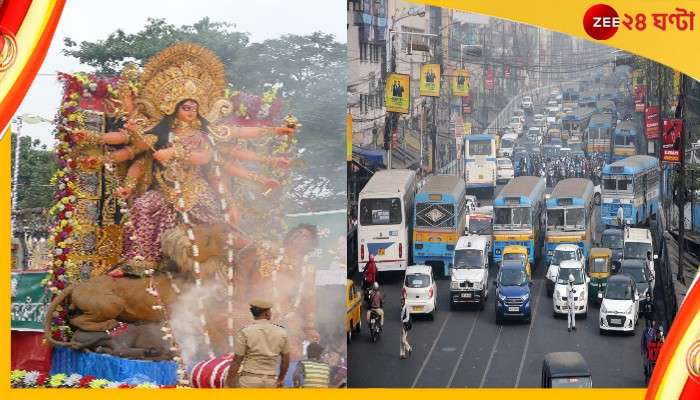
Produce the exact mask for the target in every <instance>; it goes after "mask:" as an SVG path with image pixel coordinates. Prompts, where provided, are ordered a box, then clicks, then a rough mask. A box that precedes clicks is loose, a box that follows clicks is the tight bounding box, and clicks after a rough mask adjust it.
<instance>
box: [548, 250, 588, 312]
mask: <svg viewBox="0 0 700 400" xmlns="http://www.w3.org/2000/svg"><path fill="white" fill-rule="evenodd" d="M570 276H573V277H574V285H573V286H574V314H583V316H584V318H585V317H586V315H588V282H589V280H590V278H588V276H586V271H585V268H584V266H583V263H582V262H580V261H577V260H566V261H563V262H562V263H561V265H559V274H558V275H557V280H556V283H555V284H554V296H553V301H552V308H553V311H554V315H557V314H567V313H568V312H569V308H568V305H567V296H568V293H567V292H568V290H569V289H568V286H569V277H570Z"/></svg>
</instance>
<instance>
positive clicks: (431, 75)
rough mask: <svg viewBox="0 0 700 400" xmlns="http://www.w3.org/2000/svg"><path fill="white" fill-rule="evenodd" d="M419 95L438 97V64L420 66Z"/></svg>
mask: <svg viewBox="0 0 700 400" xmlns="http://www.w3.org/2000/svg"><path fill="white" fill-rule="evenodd" d="M420 95H421V96H431V97H440V64H423V65H421V67H420Z"/></svg>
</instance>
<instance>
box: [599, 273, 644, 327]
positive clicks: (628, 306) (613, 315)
mask: <svg viewBox="0 0 700 400" xmlns="http://www.w3.org/2000/svg"><path fill="white" fill-rule="evenodd" d="M598 298H599V299H601V303H600V316H599V318H598V327H599V328H600V334H601V335H602V334H604V333H606V332H609V331H622V332H631V333H632V334H634V327H635V325H637V321H639V294H638V293H637V288H636V285H635V283H634V280H633V279H632V278H630V277H629V276H627V275H613V276H611V277H610V278H608V282H607V284H606V287H605V293H598Z"/></svg>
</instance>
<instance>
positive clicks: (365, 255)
mask: <svg viewBox="0 0 700 400" xmlns="http://www.w3.org/2000/svg"><path fill="white" fill-rule="evenodd" d="M416 185H417V182H416V172H415V171H413V170H409V169H389V170H382V171H377V172H375V174H374V175H372V178H370V180H369V182H367V184H366V185H365V187H364V188H363V189H362V191H361V192H360V196H359V202H358V210H357V215H358V221H357V247H358V249H357V256H358V269H359V270H360V271H364V269H365V265H367V261H369V256H370V254H371V255H373V256H374V260H375V262H376V263H377V270H378V271H396V270H405V269H406V266H408V265H409V263H410V260H409V255H410V254H409V253H410V248H411V237H412V234H413V201H414V199H415V196H416Z"/></svg>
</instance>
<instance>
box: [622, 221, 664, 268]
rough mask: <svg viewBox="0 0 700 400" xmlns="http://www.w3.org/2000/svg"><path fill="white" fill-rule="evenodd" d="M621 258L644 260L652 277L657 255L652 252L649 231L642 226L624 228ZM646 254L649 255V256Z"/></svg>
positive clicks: (652, 247) (652, 246)
mask: <svg viewBox="0 0 700 400" xmlns="http://www.w3.org/2000/svg"><path fill="white" fill-rule="evenodd" d="M622 241H623V245H622V258H623V259H636V260H645V261H646V262H647V264H648V266H649V271H650V272H651V276H652V277H654V273H655V272H656V271H655V270H654V260H656V259H657V258H658V257H659V256H658V255H657V254H656V253H654V244H653V242H652V239H651V231H650V230H649V229H644V228H626V229H625V232H624V234H623V236H622ZM648 255H651V257H650V258H649V257H648Z"/></svg>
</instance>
